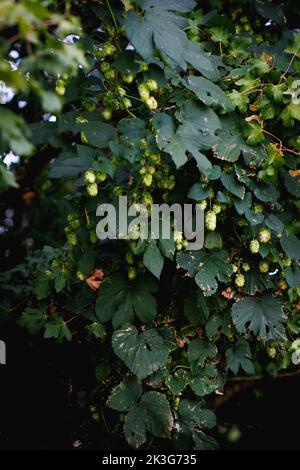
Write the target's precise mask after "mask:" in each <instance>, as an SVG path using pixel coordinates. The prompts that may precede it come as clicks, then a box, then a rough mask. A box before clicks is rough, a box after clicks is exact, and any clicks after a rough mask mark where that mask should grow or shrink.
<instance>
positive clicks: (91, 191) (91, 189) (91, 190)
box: [86, 183, 98, 197]
mask: <svg viewBox="0 0 300 470" xmlns="http://www.w3.org/2000/svg"><path fill="white" fill-rule="evenodd" d="M86 190H87V193H88V195H89V196H91V197H95V196H97V194H98V186H97V183H92V184H88V185H87V187H86Z"/></svg>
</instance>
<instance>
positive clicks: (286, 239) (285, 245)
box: [280, 233, 300, 260]
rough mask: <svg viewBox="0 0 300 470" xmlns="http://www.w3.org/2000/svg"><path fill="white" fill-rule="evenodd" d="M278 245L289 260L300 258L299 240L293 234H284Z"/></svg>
mask: <svg viewBox="0 0 300 470" xmlns="http://www.w3.org/2000/svg"><path fill="white" fill-rule="evenodd" d="M280 244H281V246H282V249H283V250H284V251H285V252H286V254H287V255H288V256H289V257H290V258H292V259H295V260H298V259H299V258H300V240H299V239H298V238H297V237H296V235H294V234H293V233H290V234H289V235H286V234H285V233H284V234H283V235H282V238H281V239H280Z"/></svg>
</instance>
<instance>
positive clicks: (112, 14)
mask: <svg viewBox="0 0 300 470" xmlns="http://www.w3.org/2000/svg"><path fill="white" fill-rule="evenodd" d="M106 4H107V7H108V9H109V13H110V15H111V17H112V20H113V22H114V25H115V30H116V31H118V24H117V21H116V18H115V15H114V13H113V11H112V9H111V6H110V3H109V0H106Z"/></svg>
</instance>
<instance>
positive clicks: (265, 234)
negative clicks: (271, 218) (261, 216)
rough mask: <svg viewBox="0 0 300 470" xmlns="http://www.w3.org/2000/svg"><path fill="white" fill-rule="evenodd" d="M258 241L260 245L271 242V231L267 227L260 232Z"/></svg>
mask: <svg viewBox="0 0 300 470" xmlns="http://www.w3.org/2000/svg"><path fill="white" fill-rule="evenodd" d="M258 240H259V241H260V243H268V242H269V241H270V240H271V231H270V230H269V229H268V228H266V227H264V228H261V229H260V231H259V232H258Z"/></svg>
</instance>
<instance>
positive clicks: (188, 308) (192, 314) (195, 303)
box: [184, 290, 210, 327]
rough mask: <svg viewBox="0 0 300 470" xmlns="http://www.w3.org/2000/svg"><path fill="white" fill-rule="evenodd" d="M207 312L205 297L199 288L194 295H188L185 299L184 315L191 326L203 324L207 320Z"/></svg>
mask: <svg viewBox="0 0 300 470" xmlns="http://www.w3.org/2000/svg"><path fill="white" fill-rule="evenodd" d="M209 313H210V312H209V307H208V305H207V303H206V299H205V297H204V295H203V294H202V292H201V291H200V290H198V292H197V294H196V295H195V296H189V297H187V298H186V299H185V302H184V315H185V316H186V318H187V319H188V320H189V322H191V324H192V325H193V326H195V327H198V326H203V325H204V324H205V323H206V321H207V320H208V317H209Z"/></svg>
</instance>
